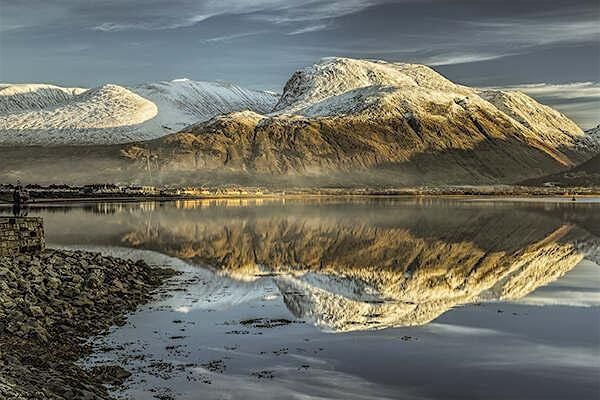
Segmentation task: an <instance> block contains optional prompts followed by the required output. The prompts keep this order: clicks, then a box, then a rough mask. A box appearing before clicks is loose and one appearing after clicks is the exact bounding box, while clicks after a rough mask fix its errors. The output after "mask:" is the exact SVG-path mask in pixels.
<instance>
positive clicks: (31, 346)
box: [0, 249, 176, 400]
mask: <svg viewBox="0 0 600 400" xmlns="http://www.w3.org/2000/svg"><path fill="white" fill-rule="evenodd" d="M175 273H176V272H175V271H174V270H172V269H165V268H157V267H151V266H149V265H147V264H146V263H145V262H143V261H129V260H123V259H118V258H114V257H106V256H103V255H101V254H99V253H91V252H85V251H68V250H54V249H48V250H46V251H44V252H42V253H40V254H36V255H21V256H15V257H0V398H1V399H28V400H29V399H35V400H37V399H40V400H42V399H90V400H91V399H108V398H110V397H109V395H108V394H107V391H106V389H105V387H104V386H103V383H119V382H120V381H122V380H123V379H125V378H126V377H127V376H128V375H129V374H128V372H127V371H124V370H122V369H120V368H119V367H116V366H104V367H96V368H93V369H91V370H85V369H83V368H82V367H80V366H78V365H77V364H76V361H77V360H78V359H79V358H81V357H82V356H85V355H86V354H89V352H90V348H89V346H87V345H86V339H87V338H89V337H91V336H94V335H98V334H101V333H103V332H105V331H106V330H107V329H108V328H109V327H110V326H111V325H115V324H116V325H120V324H123V323H124V322H125V316H126V314H127V313H128V312H130V311H133V310H135V308H136V307H137V306H138V305H140V304H142V303H145V302H147V301H148V299H149V298H150V296H151V294H152V291H153V289H155V288H156V287H158V286H160V285H161V283H162V282H163V281H164V280H165V279H167V278H168V277H170V276H172V275H174V274H175Z"/></svg>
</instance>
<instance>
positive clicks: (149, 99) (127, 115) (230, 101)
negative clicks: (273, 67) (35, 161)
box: [0, 79, 277, 145]
mask: <svg viewBox="0 0 600 400" xmlns="http://www.w3.org/2000/svg"><path fill="white" fill-rule="evenodd" d="M276 100H277V97H276V96H275V95H274V94H271V93H267V92H260V91H253V90H247V89H243V88H240V87H239V86H236V85H232V84H227V83H213V82H195V81H191V80H188V79H177V80H174V81H171V82H159V83H150V84H145V85H140V86H136V87H130V88H125V87H122V86H118V85H112V84H108V85H104V86H102V87H99V88H95V89H82V88H62V87H58V86H53V85H41V84H30V85H3V86H1V87H0V144H4V145H17V144H19V145H32V144H56V145H58V144H112V143H125V142H131V141H139V140H148V139H154V138H157V137H161V136H163V135H165V134H168V133H172V132H176V131H178V130H180V129H182V128H183V127H185V126H186V125H189V124H191V123H195V122H198V121H203V120H207V119H210V118H212V117H214V116H215V115H219V114H222V113H227V112H232V111H238V110H244V109H251V110H255V111H259V112H267V111H269V110H270V109H271V108H272V107H273V105H274V104H275V102H276Z"/></svg>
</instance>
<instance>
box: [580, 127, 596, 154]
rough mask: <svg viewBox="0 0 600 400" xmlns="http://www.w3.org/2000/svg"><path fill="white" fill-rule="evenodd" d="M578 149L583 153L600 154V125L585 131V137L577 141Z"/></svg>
mask: <svg viewBox="0 0 600 400" xmlns="http://www.w3.org/2000/svg"><path fill="white" fill-rule="evenodd" d="M577 147H578V148H579V149H581V150H582V151H588V152H592V153H600V125H598V126H596V127H595V128H592V129H588V130H587V131H585V136H583V137H581V138H580V139H579V140H578V141H577Z"/></svg>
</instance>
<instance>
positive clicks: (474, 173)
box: [156, 58, 591, 184]
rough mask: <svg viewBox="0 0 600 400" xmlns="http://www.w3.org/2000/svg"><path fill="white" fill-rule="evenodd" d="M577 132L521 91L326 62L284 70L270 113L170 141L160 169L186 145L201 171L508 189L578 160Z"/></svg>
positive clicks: (389, 66)
mask: <svg viewBox="0 0 600 400" xmlns="http://www.w3.org/2000/svg"><path fill="white" fill-rule="evenodd" d="M189 135H192V136H189ZM585 137H586V136H585V134H584V132H583V131H582V130H581V129H580V128H579V127H578V126H577V125H576V124H575V123H574V122H572V121H571V120H570V119H568V118H567V117H566V116H564V115H563V114H561V113H559V112H558V111H556V110H554V109H552V108H550V107H547V106H544V105H542V104H539V103H538V102H536V101H535V100H534V99H532V98H530V97H529V96H527V95H525V94H523V93H520V92H514V91H493V90H485V91H483V90H478V89H475V88H469V87H466V86H462V85H457V84H455V83H453V82H451V81H449V80H448V79H446V78H445V77H443V76H442V75H440V74H438V73H437V72H435V71H434V70H432V69H431V68H429V67H427V66H424V65H416V64H396V63H388V62H384V61H368V60H353V59H347V58H333V59H325V60H324V61H323V62H321V63H319V64H317V65H314V66H311V67H308V68H305V69H302V70H300V71H297V72H296V73H294V74H293V75H292V77H291V78H290V79H289V81H288V82H287V84H286V85H285V88H284V91H283V94H282V96H281V98H280V99H279V101H278V103H277V105H276V106H275V107H274V109H273V112H272V113H269V114H266V115H263V114H259V113H252V112H250V113H249V112H241V113H240V112H238V113H231V114H227V115H223V116H219V117H216V118H214V119H212V120H210V121H208V122H205V123H199V124H195V125H192V126H190V127H189V128H187V129H186V130H185V131H183V132H180V134H178V135H174V136H172V137H169V138H168V144H169V151H171V150H172V146H173V145H175V146H176V147H177V146H178V145H177V143H178V142H180V145H179V147H180V148H181V154H182V156H181V157H178V156H177V152H175V153H173V152H172V151H171V154H172V156H167V155H166V154H165V158H167V160H165V168H166V169H169V163H170V161H169V160H168V158H169V157H171V158H172V159H173V165H174V166H175V165H176V166H177V168H178V169H182V168H185V167H184V166H185V162H186V161H185V160H184V159H183V158H184V157H187V156H184V154H189V152H190V151H192V150H191V149H190V145H191V146H192V147H194V146H195V148H198V149H209V148H210V151H208V150H198V152H196V153H198V154H197V156H196V157H195V159H196V160H198V159H201V160H202V163H201V164H200V165H201V166H202V168H203V169H216V168H222V167H227V168H228V169H234V170H240V171H253V172H258V173H267V174H276V175H289V174H293V175H307V174H308V175H311V176H314V175H317V176H328V177H331V176H332V174H334V173H336V172H338V171H339V172H341V171H349V170H352V171H354V172H355V173H354V174H352V175H351V176H347V175H345V174H343V173H342V175H343V176H342V177H341V178H342V179H346V180H347V179H359V178H360V176H361V173H362V172H367V171H368V172H367V173H366V174H365V177H364V181H370V182H371V184H372V183H373V182H374V181H373V178H374V175H373V174H376V175H378V176H383V175H386V176H387V177H388V178H389V177H390V176H394V178H393V181H394V182H396V183H399V182H402V183H403V184H427V183H431V182H445V183H447V184H448V183H453V184H459V183H466V182H469V183H484V182H485V183H497V182H511V181H512V182H515V181H518V180H521V179H525V178H526V177H529V176H536V175H538V176H539V175H541V174H543V171H558V170H561V169H565V168H568V167H570V166H573V165H575V164H577V163H579V162H581V161H584V160H586V159H587V158H589V157H590V156H591V154H589V153H590V151H589V149H584V148H582V147H581V146H577V144H578V143H580V142H581V141H582V140H583V139H584V138H585ZM192 138H193V140H191V139H192ZM231 138H235V140H231ZM192 143H193V145H192ZM160 147H163V146H162V145H158V148H157V149H156V151H158V152H160ZM200 153H202V154H201V155H200ZM198 165H199V164H198V163H196V164H195V165H194V168H198ZM394 166H397V168H396V167H394ZM190 167H191V165H190ZM521 177H523V178H521ZM520 178H521V179H520ZM336 179H337V178H336ZM338 182H340V181H339V180H338Z"/></svg>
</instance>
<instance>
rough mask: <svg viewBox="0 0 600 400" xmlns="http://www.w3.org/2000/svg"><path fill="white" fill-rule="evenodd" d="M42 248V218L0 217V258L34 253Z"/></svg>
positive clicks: (43, 240) (43, 243)
mask: <svg viewBox="0 0 600 400" xmlns="http://www.w3.org/2000/svg"><path fill="white" fill-rule="evenodd" d="M44 246H45V238H44V223H43V221H42V218H39V217H2V216H0V256H7V255H19V254H29V253H36V252H39V251H42V250H44Z"/></svg>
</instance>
